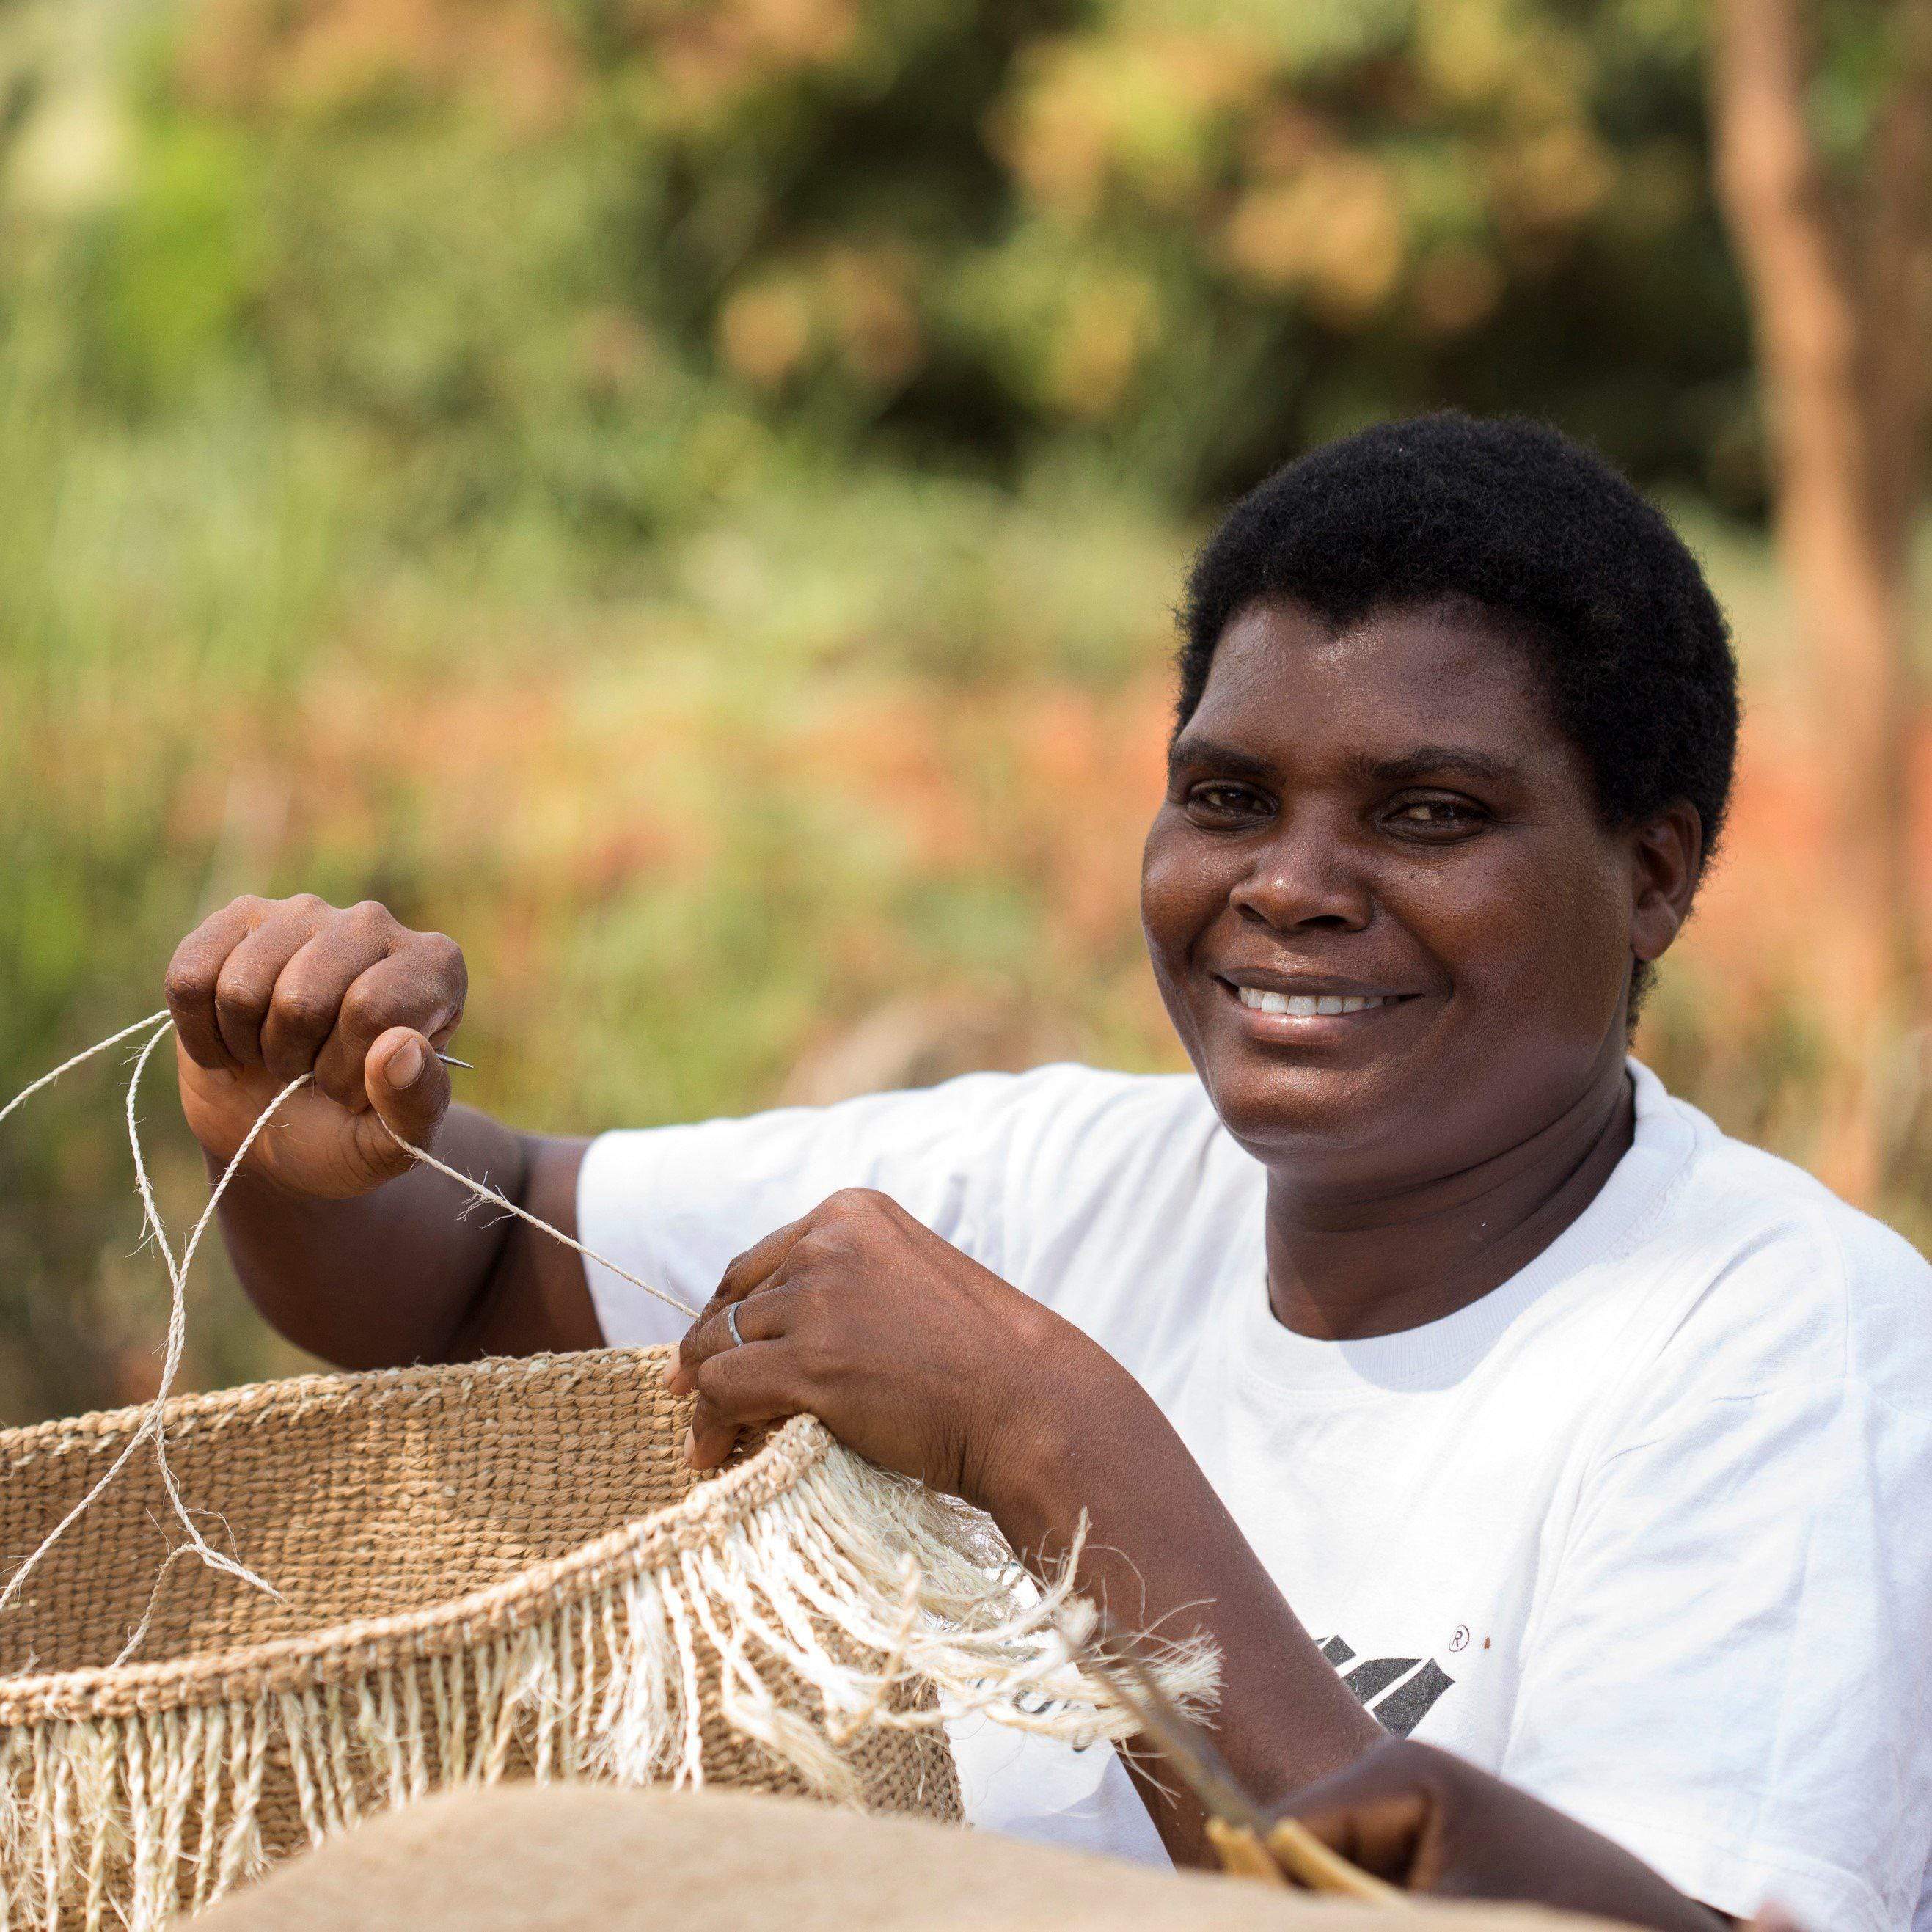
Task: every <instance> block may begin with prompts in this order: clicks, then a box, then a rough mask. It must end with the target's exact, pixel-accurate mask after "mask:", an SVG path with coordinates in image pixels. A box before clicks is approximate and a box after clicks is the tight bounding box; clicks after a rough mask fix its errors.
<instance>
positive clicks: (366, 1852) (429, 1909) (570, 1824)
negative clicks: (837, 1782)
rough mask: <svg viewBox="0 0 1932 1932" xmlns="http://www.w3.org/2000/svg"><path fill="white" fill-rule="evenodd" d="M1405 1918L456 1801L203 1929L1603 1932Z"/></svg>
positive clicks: (302, 1870) (265, 1890)
mask: <svg viewBox="0 0 1932 1932" xmlns="http://www.w3.org/2000/svg"><path fill="white" fill-rule="evenodd" d="M1597 1925H1598V1921H1594V1920H1589V1919H1583V1918H1569V1917H1559V1916H1558V1915H1554V1914H1551V1913H1546V1912H1530V1911H1526V1910H1522V1909H1514V1908H1508V1907H1495V1906H1491V1907H1468V1906H1465V1907H1460V1908H1457V1907H1449V1906H1427V1907H1424V1909H1421V1910H1420V1911H1406V1912H1395V1911H1388V1910H1385V1909H1379V1908H1377V1907H1373V1906H1360V1905H1354V1904H1350V1903H1342V1902H1338V1901H1336V1900H1328V1899H1316V1898H1311V1897H1307V1895H1306V1894H1299V1893H1292V1892H1286V1891H1271V1890H1269V1889H1268V1888H1265V1887H1263V1886H1261V1885H1254V1884H1252V1883H1250V1882H1246V1881H1243V1880H1238V1879H1223V1878H1214V1877H1208V1876H1202V1875H1199V1874H1187V1873H1172V1872H1156V1871H1150V1870H1146V1869H1145V1868H1144V1867H1138V1866H1133V1865H1127V1864H1119V1863H1117V1862H1116V1861H1113V1860H1112V1859H1106V1858H1090V1857H1087V1856H1085V1855H1082V1854H1079V1853H1077V1852H1063V1851H1058V1850H1050V1849H1047V1848H1046V1847H1045V1846H1039V1845H1027V1844H1020V1843H1016V1842H1015V1841H1013V1840H1010V1839H1001V1838H990V1837H988V1836H986V1835H982V1834H979V1833H976V1832H961V1831H959V1830H956V1829H945V1828H943V1827H939V1826H932V1825H928V1824H924V1823H919V1822H916V1821H913V1820H903V1819H892V1820H887V1819H873V1818H862V1817H854V1816H853V1815H852V1814H850V1813H846V1812H839V1811H829V1810H827V1809H826V1808H824V1807H823V1806H817V1805H799V1804H796V1803H787V1802H783V1801H781V1800H778V1799H770V1798H758V1797H750V1796H744V1795H742V1794H741V1793H728V1792H704V1793H676V1794H664V1795H658V1794H645V1793H636V1792H621V1791H599V1790H589V1789H588V1788H586V1787H568V1786H562V1787H552V1788H550V1789H548V1790H542V1791H528V1790H525V1791H496V1792H489V1793H478V1794H464V1795H460V1796H453V1797H447V1798H441V1799H436V1800H434V1801H433V1802H431V1803H430V1804H428V1805H425V1806H422V1807H421V1808H418V1809H416V1810H415V1811H409V1812H407V1813H404V1814H402V1815H401V1816H400V1817H393V1818H389V1819H386V1820H383V1822H382V1823H380V1824H377V1825H374V1826H370V1827H368V1828H367V1829H365V1830H363V1831H362V1832H358V1833H356V1834H355V1835H353V1837H350V1838H346V1839H344V1840H342V1841H340V1842H339V1843H335V1844H332V1845H330V1846H327V1847H326V1848H325V1849H323V1850H322V1851H320V1852H316V1853H314V1854H312V1855H309V1856H308V1857H305V1858H302V1859H299V1860H298V1861H296V1862H295V1863H293V1864H290V1865H287V1866H285V1867H284V1868H283V1869H282V1870H281V1871H279V1872H278V1873H275V1876H272V1877H271V1878H269V1879H266V1881H264V1882H263V1883H262V1884H261V1885H258V1886H254V1887H251V1888H250V1889H248V1890H247V1891H242V1892H240V1893H238V1894H236V1896H235V1897H233V1898H232V1899H230V1900H228V1901H227V1902H226V1903H225V1904H223V1905H222V1906H219V1907H218V1908H217V1909H216V1910H214V1912H211V1913H210V1914H209V1915H208V1916H207V1918H206V1919H205V1921H198V1922H197V1924H196V1927H195V1932H1034V1928H1036V1927H1045V1926H1051V1927H1054V1928H1055V1932H1103V1928H1106V1932H1124V1928H1127V1927H1133V1928H1134V1932H1416V1928H1417V1927H1418V1926H1421V1927H1427V1928H1429V1929H1430V1932H1592V1927H1595V1926H1597Z"/></svg>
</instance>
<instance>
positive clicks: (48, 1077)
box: [0, 1007, 168, 1121]
mask: <svg viewBox="0 0 1932 1932" xmlns="http://www.w3.org/2000/svg"><path fill="white" fill-rule="evenodd" d="M167 1017H168V1010H167V1009H166V1007H163V1008H162V1009H161V1010H160V1012H159V1013H150V1014H149V1015H148V1017H147V1018H146V1019H144V1020H136V1022H134V1024H133V1025H132V1026H130V1027H123V1028H121V1031H119V1032H118V1033H117V1034H112V1035H110V1037H108V1038H107V1039H106V1040H103V1041H101V1043H100V1044H99V1046H90V1047H89V1049H87V1051H86V1052H85V1053H77V1054H76V1055H74V1058H72V1059H71V1060H63V1061H62V1062H61V1064H59V1065H58V1067H55V1069H54V1070H53V1071H52V1073H43V1074H42V1075H41V1076H40V1078H39V1079H37V1080H36V1081H35V1082H34V1084H33V1085H31V1087H23V1088H21V1090H20V1092H19V1093H17V1094H15V1095H14V1096H13V1099H12V1100H9V1101H8V1102H7V1104H6V1106H4V1107H0V1121H4V1120H5V1118H7V1115H9V1114H10V1113H11V1112H13V1109H15V1108H16V1107H17V1106H20V1103H21V1102H22V1101H23V1100H31V1099H32V1098H33V1097H34V1095H35V1094H37V1093H38V1092H39V1091H40V1089H41V1088H43V1087H51V1086H52V1085H53V1084H54V1082H55V1081H56V1080H58V1079H59V1078H60V1077H61V1076H62V1074H63V1073H72V1072H73V1071H74V1069H75V1068H76V1067H78V1066H80V1064H81V1063H82V1062H83V1061H89V1060H92V1058H94V1056H95V1055H96V1054H97V1053H105V1052H107V1049H109V1048H110V1046H119V1045H120V1044H121V1042H122V1041H123V1040H132V1039H133V1037H134V1036H135V1034H137V1033H145V1032H146V1031H147V1030H148V1028H150V1027H153V1026H158V1025H160V1023H161V1022H162V1021H163V1020H164V1019H166V1018H167Z"/></svg>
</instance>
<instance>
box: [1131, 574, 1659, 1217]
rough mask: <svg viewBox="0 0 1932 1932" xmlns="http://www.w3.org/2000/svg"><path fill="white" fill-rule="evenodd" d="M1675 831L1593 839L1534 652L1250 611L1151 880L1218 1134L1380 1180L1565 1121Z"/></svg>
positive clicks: (1339, 1181) (1146, 882) (1383, 618)
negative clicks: (1221, 1128)
mask: <svg viewBox="0 0 1932 1932" xmlns="http://www.w3.org/2000/svg"><path fill="white" fill-rule="evenodd" d="M1673 822H1674V823H1675V826H1676V829H1675V830H1674V831H1673V829H1671V827H1670V826H1664V827H1662V828H1661V829H1660V828H1649V829H1642V830H1624V831H1613V830H1611V829H1607V828H1606V827H1605V826H1604V825H1603V824H1602V823H1601V822H1600V819H1599V816H1598V811H1597V808H1596V804H1595V796H1594V794H1593V792H1592V787H1591V781H1590V775H1589V769H1588V768H1587V767H1586V765H1585V763H1584V761H1583V757H1582V754H1580V752H1579V751H1577V748H1576V747H1575V746H1574V745H1573V744H1572V743H1571V742H1570V740H1569V739H1568V738H1567V737H1566V736H1565V734H1564V733H1562V731H1561V730H1559V728H1558V726H1557V724H1556V720H1555V718H1554V715H1553V713H1552V712H1551V709H1550V706H1549V703H1548V702H1547V700H1546V698H1545V697H1544V694H1543V692H1542V691H1541V688H1540V686H1539V685H1538V682H1537V679H1536V676H1535V670H1534V667H1533V665H1532V662H1531V661H1530V659H1529V657H1528V656H1527V655H1526V653H1525V652H1524V651H1523V649H1520V648H1519V647H1517V646H1514V645H1513V644H1511V643H1508V642H1507V641H1505V640H1502V639H1500V638H1499V637H1497V636H1496V634H1494V633H1493V632H1492V631H1489V630H1488V629H1487V628H1485V627H1484V625H1482V623H1481V620H1480V619H1479V618H1478V617H1476V616H1465V615H1463V614H1461V613H1457V612H1455V611H1453V610H1448V609H1445V608H1442V607H1418V608H1411V609H1400V610H1388V611H1386V612H1383V613H1371V614H1370V616H1367V617H1366V618H1364V619H1363V620H1361V622H1359V623H1358V624H1356V625H1354V626H1352V627H1351V628H1348V629H1346V630H1344V631H1340V632H1339V633H1337V632H1334V631H1331V629H1330V628H1329V627H1328V625H1326V624H1325V623H1324V622H1322V621H1321V620H1319V619H1317V618H1316V617H1315V616H1313V614H1312V613H1310V612H1308V611H1307V610H1304V609H1303V608H1301V607H1299V606H1297V605H1294V604H1256V605H1251V606H1250V607H1248V608H1247V610H1244V611H1243V612H1242V613H1239V614H1238V616H1236V617H1235V619H1234V621H1233V622H1232V623H1230V624H1229V626H1228V628H1227V630H1226V631H1225V632H1224V633H1223V636H1222V638H1221V640H1220V644H1219V646H1217V649H1216V651H1215V653H1214V664H1213V667H1212V670H1211V673H1210V674H1209V677H1208V686H1207V689H1206V691H1205V693H1204V694H1203V695H1202V700H1201V703H1200V706H1199V709H1197V710H1196V712H1195V713H1194V715H1193V717H1192V718H1190V720H1189V721H1188V722H1187V726H1186V727H1185V728H1184V730H1182V732H1181V735H1180V736H1179V737H1178V739H1177V740H1176V741H1175V746H1174V750H1173V755H1172V763H1171V770H1170V776H1169V785H1168V791H1167V796H1166V800H1165V802H1163V805H1162V806H1161V808H1160V811H1159V813H1158V814H1157V816H1156V817H1155V819H1154V826H1153V829H1151V832H1149V834H1148V841H1147V850H1146V855H1145V859H1144V862H1143V865H1142V879H1141V913H1142V923H1143V925H1144V926H1145V929H1146V932H1147V938H1148V950H1149V951H1150V953H1151V955H1152V956H1153V961H1154V973H1155V976H1156V977H1157V979H1158V980H1159V981H1160V989H1161V993H1162V996H1163V998H1164V999H1165V1000H1166V1003H1167V1010H1168V1011H1169V1013H1170V1014H1171V1015H1172V1018H1173V1020H1174V1024H1175V1027H1176V1028H1177V1029H1178V1031H1179V1032H1180V1034H1181V1039H1182V1040H1183V1041H1184V1043H1186V1045H1187V1051H1188V1053H1189V1055H1190V1057H1191V1058H1193V1062H1194V1064H1195V1067H1196V1069H1197V1070H1199V1073H1200V1075H1201V1077H1202V1080H1203V1082H1205V1085H1206V1086H1207V1088H1208V1092H1209V1094H1211V1096H1212V1097H1213V1099H1214V1105H1215V1107H1216V1109H1217V1111H1218V1112H1220V1115H1221V1118H1222V1119H1223V1121H1225V1122H1226V1124H1227V1127H1228V1128H1229V1131H1230V1132H1231V1133H1232V1134H1233V1135H1234V1136H1235V1139H1237V1140H1238V1141H1239V1142H1241V1144H1242V1145H1244V1147H1246V1148H1247V1149H1248V1151H1250V1153H1252V1154H1255V1155H1256V1156H1257V1157H1259V1158H1260V1159H1261V1160H1263V1161H1265V1163H1268V1165H1269V1166H1271V1168H1273V1169H1277V1170H1278V1171H1280V1172H1283V1173H1284V1174H1288V1175H1293V1176H1295V1177H1298V1178H1304V1179H1306V1180H1307V1181H1310V1182H1319V1183H1320V1184H1324V1185H1326V1186H1332V1187H1340V1188H1342V1189H1343V1190H1352V1189H1355V1188H1358V1187H1359V1188H1360V1189H1361V1190H1364V1192H1365V1193H1373V1192H1375V1191H1376V1190H1379V1189H1382V1188H1385V1187H1395V1186H1400V1185H1403V1184H1414V1183H1415V1182H1418V1181H1425V1180H1429V1179H1433V1178H1439V1177H1442V1176H1445V1175H1450V1174H1453V1173H1456V1172H1460V1171H1461V1170H1463V1169H1466V1168H1468V1167H1469V1166H1473V1165H1474V1164H1475V1163H1478V1162H1479V1161H1481V1160H1485V1159H1487V1158H1489V1157H1492V1156H1493V1155H1495V1154H1499V1153H1501V1152H1502V1151H1504V1150H1505V1148H1509V1147H1511V1146H1513V1145H1516V1144H1517V1143H1518V1142H1521V1141H1522V1140H1523V1139H1526V1138H1527V1137H1528V1136H1529V1135H1530V1134H1531V1133H1534V1132H1535V1131H1536V1130H1537V1129H1538V1128H1539V1127H1543V1126H1544V1125H1546V1124H1548V1123H1549V1122H1550V1121H1553V1120H1555V1119H1556V1118H1557V1117H1558V1116H1559V1115H1560V1114H1562V1112H1564V1111H1565V1109H1568V1108H1569V1107H1571V1106H1574V1105H1575V1104H1577V1103H1578V1102H1579V1101H1580V1100H1582V1099H1583V1097H1584V1096H1585V1095H1586V1093H1587V1092H1588V1091H1589V1090H1590V1088H1591V1087H1592V1083H1593V1082H1595V1081H1596V1080H1598V1079H1613V1078H1614V1077H1616V1073H1617V1071H1618V1070H1620V1069H1621V1067H1622V1050H1623V1042H1624V1029H1625V992H1626V987H1627V985H1628V979H1629V974H1630V971H1631V959H1632V956H1633V953H1634V952H1635V953H1637V954H1638V955H1639V956H1642V957H1645V958H1652V957H1655V956H1656V955H1657V954H1658V953H1661V952H1662V951H1663V950H1664V947H1666V946H1667V945H1668V944H1669V943H1670V938H1671V937H1672V936H1673V935H1674V933H1675V932H1676V927H1677V924H1678V922H1679V920H1680V919H1681V918H1682V914H1683V910H1684V908H1685V904H1688V897H1689V889H1690V885H1691V880H1692V876H1693V874H1694V867H1695V862H1696V855H1695V850H1694V845H1695V839H1696V836H1697V834H1696V820H1695V814H1689V817H1688V823H1687V821H1686V820H1685V817H1684V815H1683V814H1676V815H1675V817H1674V821H1673ZM1687 838H1688V841H1689V849H1688V850H1687V849H1685V841H1686V839H1687ZM1284 1007H1285V1008H1286V1010H1283V1009H1284ZM1337 1007H1340V1009H1341V1010H1337Z"/></svg>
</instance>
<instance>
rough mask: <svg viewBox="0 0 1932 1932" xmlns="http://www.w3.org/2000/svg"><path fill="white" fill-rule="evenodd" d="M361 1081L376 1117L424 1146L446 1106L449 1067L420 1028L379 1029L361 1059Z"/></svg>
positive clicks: (427, 1142) (391, 1130) (398, 1132)
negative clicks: (444, 1063) (374, 1039)
mask: <svg viewBox="0 0 1932 1932" xmlns="http://www.w3.org/2000/svg"><path fill="white" fill-rule="evenodd" d="M362 1084H363V1085H365V1087H366V1088H368V1091H369V1100H370V1103H371V1106H374V1109H375V1110H376V1113H377V1118H379V1119H380V1121H382V1122H383V1125H384V1126H385V1127H388V1128H389V1130H390V1132H391V1133H394V1134H396V1135H398V1136H399V1137H400V1138H401V1139H404V1140H406V1141H409V1142H412V1143H413V1144H414V1145H416V1146H417V1147H419V1148H425V1149H426V1148H428V1145H429V1144H430V1142H431V1139H433V1138H434V1135H435V1133H436V1130H437V1124H439V1123H440V1121H441V1120H442V1118H443V1115H444V1113H445V1112H446V1111H447V1109H448V1108H449V1070H448V1069H447V1068H446V1067H445V1066H444V1065H443V1062H442V1061H440V1060H439V1059H437V1057H436V1050H435V1049H434V1047H432V1046H431V1045H430V1043H429V1042H428V1040H425V1038H424V1037H423V1036H422V1034H419V1033H418V1032H417V1031H416V1030H415V1029H414V1028H412V1027H392V1028H390V1029H389V1031H388V1032H387V1033H386V1034H383V1035H381V1036H380V1037H379V1038H378V1039H377V1042H376V1043H375V1045H374V1046H372V1047H371V1048H370V1049H369V1056H368V1058H367V1059H366V1060H365V1061H364V1062H363V1063H362ZM383 1139H388V1136H387V1135H385V1136H383ZM397 1151H398V1154H401V1150H400V1149H398V1150H397ZM403 1158H404V1160H407V1156H404V1157H403Z"/></svg>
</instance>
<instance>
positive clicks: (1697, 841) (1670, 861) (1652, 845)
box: [1631, 799, 1704, 965]
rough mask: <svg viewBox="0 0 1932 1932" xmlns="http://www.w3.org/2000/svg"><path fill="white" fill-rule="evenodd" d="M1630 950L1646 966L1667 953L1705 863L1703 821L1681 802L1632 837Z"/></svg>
mask: <svg viewBox="0 0 1932 1932" xmlns="http://www.w3.org/2000/svg"><path fill="white" fill-rule="evenodd" d="M1703 859H1704V821H1703V819H1702V818H1701V817H1700V816H1699V814H1698V811H1697V807H1696V806H1695V805H1692V804H1691V803H1689V802H1688V801H1685V800H1682V799H1680V800H1679V802H1677V803H1676V804H1675V805H1671V806H1670V807H1668V808H1667V809H1666V810H1664V811H1661V812H1660V813H1659V814H1658V815H1657V817H1655V818H1652V819H1646V820H1645V821H1644V822H1643V823H1641V824H1640V825H1638V826H1636V827H1634V829H1633V831H1632V832H1631V863H1632V869H1631V889H1632V898H1631V952H1632V953H1634V954H1635V955H1636V956H1637V959H1640V961H1642V962H1643V963H1644V964H1646V965H1649V963H1650V962H1652V960H1655V959H1661V958H1662V957H1663V956H1664V954H1665V953H1667V952H1668V951H1669V950H1670V944H1671V941H1673V940H1674V939H1675V938H1676V937H1677V935H1678V932H1679V929H1680V928H1681V927H1682V925H1683V923H1684V922H1685V919H1687V918H1688V917H1689V916H1690V913H1691V898H1692V897H1693V895H1694V894H1695V893H1696V892H1697V880H1698V875H1699V874H1700V871H1702V870H1703Z"/></svg>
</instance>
